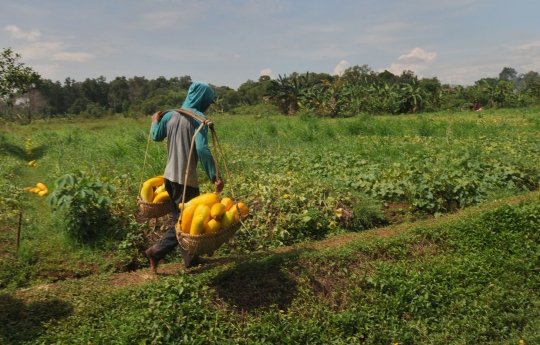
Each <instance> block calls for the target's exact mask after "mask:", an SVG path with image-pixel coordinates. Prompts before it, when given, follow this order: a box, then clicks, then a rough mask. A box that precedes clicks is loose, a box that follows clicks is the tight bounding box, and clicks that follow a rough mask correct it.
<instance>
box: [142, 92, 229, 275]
mask: <svg viewBox="0 0 540 345" xmlns="http://www.w3.org/2000/svg"><path fill="white" fill-rule="evenodd" d="M213 102H214V91H213V90H212V88H211V87H210V86H209V85H208V84H206V83H204V82H194V83H193V84H191V86H190V88H189V90H188V95H187V97H186V100H185V101H184V104H183V105H182V108H185V109H188V110H191V111H192V112H194V113H196V114H197V115H200V116H202V117H203V118H206V117H205V116H204V114H203V112H204V111H206V110H207V109H208V108H209V107H210V105H211V104H212V103H213ZM200 125H201V123H200V122H199V121H198V120H196V119H194V118H192V117H190V116H187V115H183V114H180V113H179V112H177V111H174V110H172V111H169V112H167V113H165V114H163V113H162V112H156V113H154V114H153V115H152V130H151V133H152V140H154V141H163V140H164V139H165V138H168V140H167V165H166V167H165V173H164V174H163V175H164V180H165V189H166V190H167V192H168V193H169V196H170V197H171V211H172V215H173V225H172V226H171V227H170V228H169V229H168V230H167V232H166V233H165V235H164V236H163V238H162V239H161V240H160V241H159V242H157V243H156V244H154V245H153V246H151V247H150V248H148V249H147V250H146V252H145V253H146V257H147V258H148V261H149V262H150V266H151V267H152V270H153V271H154V272H157V267H158V264H159V261H160V260H161V259H162V258H163V257H165V255H167V254H168V253H170V252H171V251H172V250H174V249H175V248H176V247H177V246H178V247H179V248H180V252H181V253H182V257H183V259H184V266H185V267H186V268H190V267H193V266H197V265H199V264H201V263H204V262H205V261H206V260H205V259H203V258H200V257H199V256H197V255H191V254H189V253H188V252H187V251H186V250H184V249H183V248H182V247H181V246H179V244H178V239H177V237H176V228H175V224H176V223H177V222H178V218H179V216H180V210H179V209H178V205H179V204H181V203H182V195H183V193H184V188H185V190H186V200H185V201H186V202H188V201H189V200H191V199H193V198H195V197H196V196H198V195H199V194H200V192H199V182H198V177H197V160H199V161H200V162H201V165H202V167H203V169H204V171H205V172H206V175H207V176H208V178H209V179H210V181H212V182H213V183H214V186H215V190H216V193H220V192H221V191H222V190H223V187H224V183H223V180H222V179H221V178H220V177H219V176H216V169H215V165H214V157H213V156H212V152H211V151H210V149H209V147H208V127H207V126H204V127H203V128H202V129H201V131H200V132H199V133H198V134H197V136H196V137H195V148H196V150H195V151H194V153H195V154H193V155H192V156H191V160H192V161H191V163H190V164H189V167H190V171H189V172H187V171H186V169H187V167H188V160H189V159H190V156H189V151H190V147H191V140H192V138H193V135H194V134H195V132H196V130H197V128H199V126H200ZM186 173H187V174H188V176H187V182H186V183H185V182H184V181H185V178H186V176H185V174H186ZM184 183H185V185H184Z"/></svg>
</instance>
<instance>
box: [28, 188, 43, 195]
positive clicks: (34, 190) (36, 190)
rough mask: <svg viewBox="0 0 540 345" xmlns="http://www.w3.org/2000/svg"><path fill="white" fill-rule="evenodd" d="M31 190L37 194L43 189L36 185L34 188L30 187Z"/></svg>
mask: <svg viewBox="0 0 540 345" xmlns="http://www.w3.org/2000/svg"><path fill="white" fill-rule="evenodd" d="M30 191H31V192H32V193H35V194H37V193H39V192H40V191H41V189H39V188H38V187H34V188H32V189H30Z"/></svg>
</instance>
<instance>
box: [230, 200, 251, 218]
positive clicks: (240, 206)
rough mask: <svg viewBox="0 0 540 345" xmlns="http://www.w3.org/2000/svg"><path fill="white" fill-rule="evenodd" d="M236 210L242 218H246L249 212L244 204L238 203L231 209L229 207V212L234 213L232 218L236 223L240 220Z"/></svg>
mask: <svg viewBox="0 0 540 345" xmlns="http://www.w3.org/2000/svg"><path fill="white" fill-rule="evenodd" d="M237 209H238V210H240V214H241V215H242V218H243V217H245V216H247V215H248V213H249V210H248V208H247V206H246V204H244V203H243V202H239V203H238V204H236V205H234V206H233V207H231V211H233V212H234V218H235V219H236V221H239V220H240V216H239V215H238V211H237Z"/></svg>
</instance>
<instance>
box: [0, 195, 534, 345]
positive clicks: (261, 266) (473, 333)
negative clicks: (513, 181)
mask: <svg viewBox="0 0 540 345" xmlns="http://www.w3.org/2000/svg"><path fill="white" fill-rule="evenodd" d="M538 201H539V200H538V198H537V197H535V198H533V199H532V200H530V201H528V202H525V203H520V204H517V205H503V206H500V207H497V208H496V209H494V210H492V211H487V212H484V213H483V214H479V213H478V212H471V213H470V214H469V215H468V216H462V217H458V218H456V220H454V221H446V222H438V223H437V224H435V225H431V226H427V225H420V226H417V227H415V228H412V229H410V230H404V231H402V232H401V233H399V234H396V235H394V236H392V237H388V238H377V237H368V236H361V237H358V238H357V239H356V240H354V241H352V242H350V243H348V244H346V245H344V246H341V247H333V248H329V249H325V250H313V249H312V248H310V247H299V248H297V249H295V250H292V251H290V252H287V253H282V254H272V253H268V254H261V255H259V256H258V257H252V258H251V259H248V258H244V259H240V258H238V259H236V260H233V262H232V263H229V264H221V265H218V266H214V267H211V268H213V269H211V270H204V269H201V270H198V271H197V270H195V271H191V274H184V273H183V271H179V272H178V273H177V274H174V275H169V276H167V275H166V276H162V277H160V278H158V279H155V280H153V281H152V282H150V283H147V284H143V285H140V286H132V287H123V286H111V285H108V284H106V282H105V281H104V280H100V279H98V278H93V279H84V280H80V281H71V282H66V283H62V284H61V287H59V288H52V289H51V290H49V292H47V293H43V292H40V291H39V290H33V291H30V292H27V293H26V294H25V295H26V297H25V298H24V299H21V298H20V297H17V296H14V295H9V294H2V295H0V305H2V310H4V313H2V316H0V317H1V318H2V319H1V321H2V325H3V326H2V328H1V329H2V331H1V332H0V337H2V338H3V340H4V341H5V342H8V343H9V342H13V343H28V344H33V343H36V344H37V343H57V342H59V343H92V344H110V343H119V344H131V343H140V344H180V343H182V344H183V343H186V344H201V343H222V344H251V343H258V344H291V343H309V344H350V343H362V344H395V343H399V344H419V343H424V344H430V343H433V344H441V343H448V344H463V343H467V344H480V343H486V344H517V343H518V341H519V340H524V341H525V343H527V344H535V343H538V342H539V341H540V338H539V333H538V328H537V325H538V323H539V322H540V313H539V308H538V307H539V304H540V298H539V295H538V286H539V284H540V280H539V275H538V274H537V272H538V270H539V269H540V260H539V256H538V252H539V249H540V247H539V246H540V233H539V232H538V228H539V226H540V221H539V218H538V214H539V212H540V208H539V206H538ZM395 230H396V231H397V230H399V227H397V228H395ZM367 235H369V233H367ZM531 273H532V274H531ZM23 327H24V328H23Z"/></svg>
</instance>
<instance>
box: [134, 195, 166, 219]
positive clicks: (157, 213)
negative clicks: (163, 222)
mask: <svg viewBox="0 0 540 345" xmlns="http://www.w3.org/2000/svg"><path fill="white" fill-rule="evenodd" d="M137 205H138V206H139V212H140V214H141V216H143V217H146V218H160V217H163V216H166V215H168V214H169V213H171V202H170V201H169V200H167V201H164V202H157V203H153V202H146V201H142V199H141V198H140V197H139V198H137Z"/></svg>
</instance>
